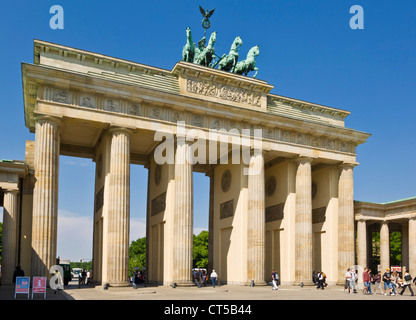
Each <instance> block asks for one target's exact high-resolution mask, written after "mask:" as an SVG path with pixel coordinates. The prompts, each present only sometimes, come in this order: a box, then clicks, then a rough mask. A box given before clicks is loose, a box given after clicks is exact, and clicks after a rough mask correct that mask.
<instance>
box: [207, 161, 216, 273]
mask: <svg viewBox="0 0 416 320" xmlns="http://www.w3.org/2000/svg"><path fill="white" fill-rule="evenodd" d="M206 176H208V177H209V213H208V215H209V217H208V270H207V272H208V274H210V273H211V271H212V270H213V269H214V203H215V202H214V186H215V184H214V167H210V168H209V169H208V172H207V173H206Z"/></svg>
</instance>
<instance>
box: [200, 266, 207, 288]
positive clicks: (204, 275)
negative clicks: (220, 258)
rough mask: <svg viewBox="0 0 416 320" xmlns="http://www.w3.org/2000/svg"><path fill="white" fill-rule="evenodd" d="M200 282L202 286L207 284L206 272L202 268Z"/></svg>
mask: <svg viewBox="0 0 416 320" xmlns="http://www.w3.org/2000/svg"><path fill="white" fill-rule="evenodd" d="M201 284H203V285H204V287H206V286H207V274H206V272H205V270H202V277H201Z"/></svg>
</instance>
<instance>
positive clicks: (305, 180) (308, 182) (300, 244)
mask: <svg viewBox="0 0 416 320" xmlns="http://www.w3.org/2000/svg"><path fill="white" fill-rule="evenodd" d="M311 162H312V159H311V158H305V157H301V158H299V159H297V171H296V214H295V283H294V285H300V284H301V283H303V285H305V286H307V285H313V282H312V271H313V270H312V254H313V250H312V168H311Z"/></svg>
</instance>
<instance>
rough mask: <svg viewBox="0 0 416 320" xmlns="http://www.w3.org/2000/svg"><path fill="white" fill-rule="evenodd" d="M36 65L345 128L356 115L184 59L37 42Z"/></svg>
mask: <svg viewBox="0 0 416 320" xmlns="http://www.w3.org/2000/svg"><path fill="white" fill-rule="evenodd" d="M34 47H35V55H34V63H35V64H38V65H44V66H49V67H53V68H59V69H61V70H70V71H72V72H76V73H80V74H88V75H91V76H93V77H99V78H102V79H107V80H113V81H117V82H122V83H129V84H132V85H137V86H143V87H147V88H154V89H157V90H161V91H166V92H171V93H178V94H181V95H187V96H193V97H199V98H201V99H204V100H211V101H213V102H218V103H224V104H228V105H234V106H239V107H244V108H252V109H255V110H256V109H261V110H263V111H267V112H269V113H273V114H278V115H281V116H287V117H294V118H298V119H301V120H306V121H315V122H320V123H324V124H331V125H336V126H341V127H343V126H344V119H345V117H347V116H348V115H349V114H350V113H349V112H348V111H344V110H340V109H335V108H331V107H327V106H323V105H319V104H315V103H310V102H306V101H301V100H297V99H293V98H288V97H283V96H279V95H275V94H270V90H271V89H272V88H273V86H272V85H270V84H268V83H267V82H265V81H262V80H258V79H253V78H249V77H245V76H240V75H235V74H230V73H228V72H224V71H221V70H216V69H212V68H206V67H203V66H199V65H195V64H193V63H187V62H183V61H180V62H178V63H177V64H176V65H175V66H174V68H173V69H172V70H171V71H170V70H165V69H160V68H155V67H152V66H147V65H143V64H139V63H135V62H131V61H127V60H122V59H118V58H113V57H109V56H105V55H101V54H97V53H92V52H88V51H84V50H79V49H75V48H70V47H66V46H62V45H58V44H53V43H49V42H44V41H39V40H35V44H34Z"/></svg>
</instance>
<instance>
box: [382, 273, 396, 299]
mask: <svg viewBox="0 0 416 320" xmlns="http://www.w3.org/2000/svg"><path fill="white" fill-rule="evenodd" d="M383 282H384V295H385V296H386V295H387V288H389V290H390V295H392V296H394V293H393V290H392V286H391V273H390V268H387V269H386V272H385V273H384V274H383Z"/></svg>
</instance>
